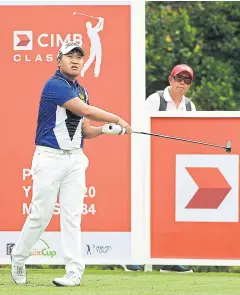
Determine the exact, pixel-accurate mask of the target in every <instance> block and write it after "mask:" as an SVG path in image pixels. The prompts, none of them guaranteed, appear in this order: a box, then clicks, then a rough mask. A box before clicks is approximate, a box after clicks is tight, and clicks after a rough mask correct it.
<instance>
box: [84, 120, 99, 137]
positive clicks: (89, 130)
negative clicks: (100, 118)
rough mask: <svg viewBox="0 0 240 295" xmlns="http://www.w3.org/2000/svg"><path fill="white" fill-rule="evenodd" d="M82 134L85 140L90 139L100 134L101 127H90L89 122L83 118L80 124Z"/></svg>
mask: <svg viewBox="0 0 240 295" xmlns="http://www.w3.org/2000/svg"><path fill="white" fill-rule="evenodd" d="M82 132H83V137H84V138H85V139H91V138H94V137H97V136H99V135H101V134H102V126H100V127H96V126H91V125H90V122H89V120H88V119H86V118H85V119H84V120H83V124H82Z"/></svg>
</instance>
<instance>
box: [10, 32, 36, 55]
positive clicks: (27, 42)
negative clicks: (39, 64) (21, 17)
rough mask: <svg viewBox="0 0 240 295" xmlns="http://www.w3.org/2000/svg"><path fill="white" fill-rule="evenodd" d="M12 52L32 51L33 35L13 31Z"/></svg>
mask: <svg viewBox="0 0 240 295" xmlns="http://www.w3.org/2000/svg"><path fill="white" fill-rule="evenodd" d="M13 49H14V50H32V49H33V33H32V31H13Z"/></svg>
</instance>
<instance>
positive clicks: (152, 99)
mask: <svg viewBox="0 0 240 295" xmlns="http://www.w3.org/2000/svg"><path fill="white" fill-rule="evenodd" d="M145 103H146V109H147V111H149V112H156V111H158V110H159V107H160V98H159V95H158V93H153V94H151V95H149V97H148V98H147V99H146V102H145Z"/></svg>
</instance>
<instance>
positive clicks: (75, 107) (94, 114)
mask: <svg viewBox="0 0 240 295" xmlns="http://www.w3.org/2000/svg"><path fill="white" fill-rule="evenodd" d="M62 106H63V107H64V108H66V109H68V110H70V111H71V112H73V113H77V114H79V115H80V116H83V117H86V118H87V119H90V120H93V121H97V122H107V123H115V124H118V125H120V126H121V127H123V128H126V133H127V134H130V133H131V127H130V126H129V124H128V123H127V122H125V121H124V120H123V119H121V118H120V117H118V116H117V115H115V114H112V113H109V112H106V111H104V110H102V109H100V108H97V107H94V106H90V105H88V104H86V103H85V102H83V101H81V99H79V97H74V98H73V99H70V100H68V101H67V102H65V103H64V104H63V105H62Z"/></svg>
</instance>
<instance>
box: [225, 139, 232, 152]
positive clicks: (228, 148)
mask: <svg viewBox="0 0 240 295" xmlns="http://www.w3.org/2000/svg"><path fill="white" fill-rule="evenodd" d="M231 151H232V144H231V141H230V140H229V141H228V142H227V145H226V152H227V153H231Z"/></svg>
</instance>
